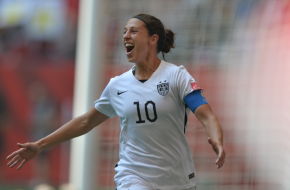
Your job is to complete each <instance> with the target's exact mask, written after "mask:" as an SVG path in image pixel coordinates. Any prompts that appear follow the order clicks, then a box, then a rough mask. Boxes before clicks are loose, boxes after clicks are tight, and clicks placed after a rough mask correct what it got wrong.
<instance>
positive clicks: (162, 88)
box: [157, 80, 169, 96]
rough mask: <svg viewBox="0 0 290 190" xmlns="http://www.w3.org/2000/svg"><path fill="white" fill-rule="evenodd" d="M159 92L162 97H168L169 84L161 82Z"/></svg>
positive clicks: (158, 85) (158, 86) (158, 87)
mask: <svg viewBox="0 0 290 190" xmlns="http://www.w3.org/2000/svg"><path fill="white" fill-rule="evenodd" d="M157 91H158V93H159V94H160V95H161V96H166V95H167V94H168V92H169V82H167V81H166V80H165V81H164V82H161V81H160V82H159V84H157Z"/></svg>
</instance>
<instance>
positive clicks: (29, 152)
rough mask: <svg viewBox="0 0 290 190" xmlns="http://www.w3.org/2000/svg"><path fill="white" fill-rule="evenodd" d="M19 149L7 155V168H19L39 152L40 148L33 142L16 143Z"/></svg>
mask: <svg viewBox="0 0 290 190" xmlns="http://www.w3.org/2000/svg"><path fill="white" fill-rule="evenodd" d="M17 145H18V147H19V149H18V150H16V151H14V152H12V153H11V154H10V155H9V156H7V158H6V160H7V162H8V163H7V166H8V167H9V168H13V167H16V169H17V170H18V169H21V168H22V167H23V166H24V164H25V163H26V162H27V161H29V160H31V159H32V158H34V157H35V156H36V155H37V154H38V153H39V152H40V148H39V147H38V145H37V144H36V143H34V142H29V143H23V144H21V143H17Z"/></svg>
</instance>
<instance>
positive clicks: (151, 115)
mask: <svg viewBox="0 0 290 190" xmlns="http://www.w3.org/2000/svg"><path fill="white" fill-rule="evenodd" d="M134 105H136V109H137V115H138V120H137V121H136V123H145V122H146V120H144V118H145V116H142V114H141V111H140V103H139V102H134ZM142 107H143V106H142ZM144 109H145V113H146V119H147V120H148V121H150V122H155V121H156V120H157V112H156V105H155V103H154V102H153V101H151V100H150V101H147V102H146V103H145V105H144Z"/></svg>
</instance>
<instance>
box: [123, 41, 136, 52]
mask: <svg viewBox="0 0 290 190" xmlns="http://www.w3.org/2000/svg"><path fill="white" fill-rule="evenodd" d="M134 47H135V46H134V45H133V44H129V43H126V44H125V48H126V52H127V54H130V53H131V52H132V50H133V49H134Z"/></svg>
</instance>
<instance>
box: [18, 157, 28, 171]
mask: <svg viewBox="0 0 290 190" xmlns="http://www.w3.org/2000/svg"><path fill="white" fill-rule="evenodd" d="M26 162H27V160H26V159H22V161H21V162H20V164H19V165H18V167H17V168H16V169H17V170H19V169H21V168H22V167H23V166H24V164H25V163H26Z"/></svg>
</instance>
